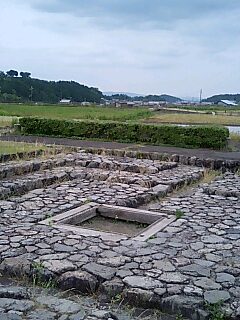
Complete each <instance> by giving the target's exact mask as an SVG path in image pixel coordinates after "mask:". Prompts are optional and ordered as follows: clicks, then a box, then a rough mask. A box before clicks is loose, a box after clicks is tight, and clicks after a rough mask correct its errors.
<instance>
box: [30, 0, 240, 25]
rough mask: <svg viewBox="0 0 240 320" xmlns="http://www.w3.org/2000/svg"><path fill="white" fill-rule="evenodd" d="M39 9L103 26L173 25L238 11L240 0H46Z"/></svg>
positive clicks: (38, 3)
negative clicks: (73, 16) (88, 20)
mask: <svg viewBox="0 0 240 320" xmlns="http://www.w3.org/2000/svg"><path fill="white" fill-rule="evenodd" d="M34 6H35V8H36V9H38V10H42V11H46V12H54V13H57V12H59V13H70V14H73V15H75V16H79V17H88V18H89V19H91V20H93V21H94V22H95V23H97V24H98V25H100V26H105V27H109V26H110V25H111V26H112V27H115V28H118V27H128V28H129V27H133V28H136V27H141V26H144V27H147V26H150V27H152V28H153V27H155V28H171V27H172V26H173V25H175V24H176V23H177V22H178V21H182V20H192V19H196V18H200V17H204V16H206V15H208V14H211V13H214V14H216V15H218V14H219V12H220V13H221V12H225V14H226V13H227V12H228V11H232V10H236V9H239V8H240V3H239V0H228V1H226V0H210V1H209V0H194V1H193V0H151V1H149V0H68V1H66V0H54V1H53V0H50V1H49V0H48V1H46V0H44V1H39V2H37V3H36V2H34Z"/></svg>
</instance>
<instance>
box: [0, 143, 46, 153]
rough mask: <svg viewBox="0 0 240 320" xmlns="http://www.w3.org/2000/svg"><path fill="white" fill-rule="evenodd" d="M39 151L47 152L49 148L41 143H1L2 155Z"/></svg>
mask: <svg viewBox="0 0 240 320" xmlns="http://www.w3.org/2000/svg"><path fill="white" fill-rule="evenodd" d="M37 150H47V147H46V146H44V145H42V144H39V143H35V144H33V143H24V142H12V141H0V155H1V154H15V153H18V152H31V151H37Z"/></svg>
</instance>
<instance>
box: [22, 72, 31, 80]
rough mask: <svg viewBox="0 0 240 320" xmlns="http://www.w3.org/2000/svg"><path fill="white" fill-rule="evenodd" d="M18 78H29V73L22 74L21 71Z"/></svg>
mask: <svg viewBox="0 0 240 320" xmlns="http://www.w3.org/2000/svg"><path fill="white" fill-rule="evenodd" d="M20 76H21V77H22V78H30V76H31V73H30V72H23V71H21V72H20Z"/></svg>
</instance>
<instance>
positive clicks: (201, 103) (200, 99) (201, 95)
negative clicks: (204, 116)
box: [199, 89, 203, 104]
mask: <svg viewBox="0 0 240 320" xmlns="http://www.w3.org/2000/svg"><path fill="white" fill-rule="evenodd" d="M202 92H203V90H202V89H201V90H200V99H199V101H200V104H202Z"/></svg>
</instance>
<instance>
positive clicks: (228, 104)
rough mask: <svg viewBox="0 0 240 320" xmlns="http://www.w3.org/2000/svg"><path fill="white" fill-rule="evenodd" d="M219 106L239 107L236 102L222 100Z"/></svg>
mask: <svg viewBox="0 0 240 320" xmlns="http://www.w3.org/2000/svg"><path fill="white" fill-rule="evenodd" d="M218 105H219V106H227V107H234V106H238V104H237V103H236V102H235V101H231V100H221V101H219V102H218Z"/></svg>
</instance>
